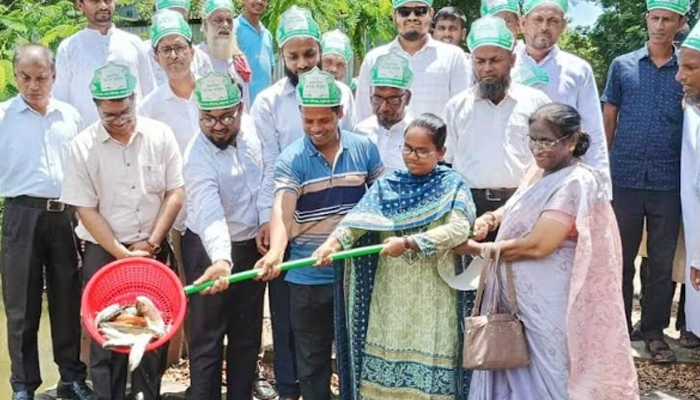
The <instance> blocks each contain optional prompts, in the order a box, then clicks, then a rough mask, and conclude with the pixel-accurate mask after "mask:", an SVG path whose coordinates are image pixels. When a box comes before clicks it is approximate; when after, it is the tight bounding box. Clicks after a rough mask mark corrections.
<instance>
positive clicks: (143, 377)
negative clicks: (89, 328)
mask: <svg viewBox="0 0 700 400" xmlns="http://www.w3.org/2000/svg"><path fill="white" fill-rule="evenodd" d="M169 253H170V248H169V246H168V245H167V243H166V242H164V243H163V247H162V250H161V251H160V253H159V254H158V256H157V259H158V261H160V262H163V263H164V262H166V261H167V259H168V255H169ZM114 260H115V259H114V257H113V256H112V255H111V254H109V253H108V252H107V251H106V250H104V249H103V248H102V247H101V246H98V245H96V244H93V243H89V242H88V243H86V244H85V254H84V255H83V268H84V270H85V271H84V272H85V274H84V276H85V282H86V283H87V281H88V280H89V279H90V278H91V277H92V276H93V275H94V274H95V273H96V272H97V271H99V270H100V269H101V268H102V267H104V266H105V265H107V264H109V263H111V262H112V261H114ZM167 356H168V346H167V345H165V346H163V347H161V348H159V349H158V350H155V351H151V352H148V353H146V354H144V356H143V360H141V364H140V365H139V367H138V368H137V369H136V370H135V371H134V372H133V373H132V374H131V392H132V393H134V394H137V393H143V396H144V400H158V399H160V380H161V378H162V377H163V373H164V372H165V368H166V363H167ZM128 364H129V357H128V355H126V354H120V353H115V352H113V351H110V350H105V349H103V348H102V347H100V346H99V345H97V344H96V343H95V342H94V341H93V342H91V343H90V377H91V378H92V386H93V389H94V390H95V395H97V398H98V399H99V400H124V399H125V398H126V393H125V392H126V381H127V378H128V373H129V370H128Z"/></svg>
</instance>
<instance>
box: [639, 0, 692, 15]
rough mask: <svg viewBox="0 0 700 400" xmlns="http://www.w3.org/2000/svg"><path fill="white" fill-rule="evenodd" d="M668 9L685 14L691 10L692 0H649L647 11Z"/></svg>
mask: <svg viewBox="0 0 700 400" xmlns="http://www.w3.org/2000/svg"><path fill="white" fill-rule="evenodd" d="M651 10H667V11H672V12H674V13H677V14H680V15H685V14H687V13H688V11H690V0H647V11H651Z"/></svg>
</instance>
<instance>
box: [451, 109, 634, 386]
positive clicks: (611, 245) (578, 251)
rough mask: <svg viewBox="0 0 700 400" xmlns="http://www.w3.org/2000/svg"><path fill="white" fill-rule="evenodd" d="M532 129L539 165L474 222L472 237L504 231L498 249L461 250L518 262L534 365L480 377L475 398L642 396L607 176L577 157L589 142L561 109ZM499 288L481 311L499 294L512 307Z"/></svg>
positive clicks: (540, 114)
mask: <svg viewBox="0 0 700 400" xmlns="http://www.w3.org/2000/svg"><path fill="white" fill-rule="evenodd" d="M529 124H530V137H529V145H530V149H531V150H532V153H533V155H534V157H535V161H536V163H537V167H538V168H533V169H531V170H530V172H529V173H528V174H527V175H528V176H527V177H526V178H525V180H524V181H523V183H522V184H521V186H520V188H519V189H518V191H517V192H516V194H515V195H514V196H513V197H512V198H511V199H510V200H509V201H508V203H506V205H505V206H503V207H501V208H500V209H498V210H497V211H495V212H492V213H485V214H484V215H482V216H481V217H479V218H478V219H477V220H476V222H475V225H474V230H475V239H477V240H480V239H483V238H484V237H485V236H486V235H487V233H488V232H490V231H493V230H495V229H498V236H497V238H496V242H495V244H490V243H489V244H479V243H475V242H473V241H471V240H470V241H469V242H468V243H467V244H466V245H464V246H462V248H461V249H460V250H459V251H462V250H464V251H469V252H470V253H472V254H478V253H479V252H480V251H481V250H483V248H484V247H485V246H491V245H494V246H496V247H498V248H500V257H501V261H504V262H512V265H513V272H514V283H515V288H516V296H517V304H518V307H519V308H520V313H519V317H520V319H521V321H522V322H523V324H524V326H525V337H526V338H527V342H528V345H529V348H530V354H531V359H532V361H531V363H530V365H529V366H527V367H524V368H517V369H509V370H504V371H477V372H474V375H473V377H472V382H471V391H470V396H469V399H470V400H515V399H537V400H568V399H571V400H628V399H638V398H639V394H638V387H637V377H636V372H635V368H634V363H633V360H632V355H631V351H630V344H629V336H628V332H627V326H626V322H625V312H624V307H623V301H622V292H621V287H622V283H621V279H622V276H621V274H622V258H621V257H622V255H621V248H620V238H619V234H618V228H617V225H616V222H615V216H614V214H613V211H612V207H611V206H610V202H609V201H608V200H607V197H606V193H605V184H604V183H603V182H601V178H600V176H602V175H601V174H599V173H598V172H597V171H594V170H593V169H591V168H589V167H587V166H586V165H584V164H583V163H581V160H580V157H581V156H583V155H584V154H585V153H586V150H587V149H588V146H589V143H590V142H589V140H590V139H589V137H588V135H587V134H586V133H584V132H582V131H581V117H580V116H579V114H578V113H577V112H576V110H575V109H573V108H571V107H569V106H566V105H563V104H549V105H546V106H543V107H541V108H540V109H538V110H537V111H536V112H535V113H534V114H533V115H532V116H531V117H530V121H529ZM504 266H505V265H504V264H502V265H501V266H500V268H504ZM501 275H503V276H504V277H505V274H501ZM501 283H502V284H503V283H505V282H501ZM502 287H506V286H504V285H502ZM494 292H497V291H495V290H488V288H487V290H486V292H485V296H484V304H483V306H482V311H483V310H486V309H488V307H489V304H490V303H491V302H492V301H494V300H496V299H495V296H502V297H501V299H500V301H499V304H507V303H505V302H504V300H507V293H505V291H500V292H498V293H494Z"/></svg>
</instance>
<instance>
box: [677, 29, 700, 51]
mask: <svg viewBox="0 0 700 400" xmlns="http://www.w3.org/2000/svg"><path fill="white" fill-rule="evenodd" d="M681 47H687V48H689V49H692V50H695V51H700V23H697V24H695V26H694V27H693V29H692V30H691V31H690V33H689V34H688V36H686V38H685V40H684V41H683V44H682V45H681Z"/></svg>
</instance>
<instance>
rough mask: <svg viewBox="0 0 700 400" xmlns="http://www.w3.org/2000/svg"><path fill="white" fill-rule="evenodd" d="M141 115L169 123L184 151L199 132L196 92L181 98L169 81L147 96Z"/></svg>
mask: <svg viewBox="0 0 700 400" xmlns="http://www.w3.org/2000/svg"><path fill="white" fill-rule="evenodd" d="M139 115H142V116H144V117H147V118H150V119H154V120H156V121H160V122H162V123H164V124H166V125H168V126H169V127H170V129H172V130H173V133H175V139H177V145H178V147H179V148H180V152H182V153H184V152H185V149H186V148H187V145H188V144H189V143H190V141H191V140H192V138H193V137H194V136H195V135H196V134H197V132H199V106H198V105H197V100H196V99H195V97H194V93H193V94H192V96H190V98H189V99H183V98H180V97H178V96H177V95H176V94H175V93H173V90H172V89H171V88H170V84H169V83H168V82H166V83H165V85H161V86H158V87H157V88H156V90H154V91H152V92H151V93H149V95H148V96H146V98H145V99H144V100H143V102H142V103H141V105H140V106H139Z"/></svg>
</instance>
